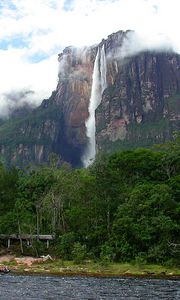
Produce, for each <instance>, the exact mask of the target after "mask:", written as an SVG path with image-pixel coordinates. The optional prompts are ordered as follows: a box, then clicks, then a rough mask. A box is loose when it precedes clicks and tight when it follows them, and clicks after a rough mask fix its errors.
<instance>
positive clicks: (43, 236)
mask: <svg viewBox="0 0 180 300" xmlns="http://www.w3.org/2000/svg"><path fill="white" fill-rule="evenodd" d="M0 239H1V240H7V246H8V248H10V245H11V240H19V241H20V240H22V241H27V245H30V244H31V241H32V240H39V241H46V243H47V248H49V241H52V240H54V239H55V236H54V235H51V234H21V235H19V234H0Z"/></svg>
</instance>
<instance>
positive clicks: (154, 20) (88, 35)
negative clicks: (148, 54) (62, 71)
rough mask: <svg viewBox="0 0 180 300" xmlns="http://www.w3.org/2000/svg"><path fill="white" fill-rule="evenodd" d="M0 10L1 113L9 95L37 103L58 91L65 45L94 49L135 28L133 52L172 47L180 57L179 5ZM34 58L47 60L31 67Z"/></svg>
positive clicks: (120, 3)
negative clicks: (29, 93)
mask: <svg viewBox="0 0 180 300" xmlns="http://www.w3.org/2000/svg"><path fill="white" fill-rule="evenodd" d="M68 2H69V9H68ZM0 7H1V10H0V28H1V31H0V42H1V44H0V45H3V42H4V41H6V43H9V46H8V48H7V49H6V50H1V51H0V66H1V67H0V83H1V84H0V111H2V107H4V105H5V104H3V105H2V103H3V99H4V98H3V97H4V96H3V95H4V93H8V92H9V91H11V90H21V89H22V90H25V89H26V88H27V89H29V88H30V89H31V90H34V91H35V94H34V96H33V97H34V99H33V100H36V101H37V102H38V103H39V102H40V101H41V99H42V98H44V97H45V96H47V97H48V96H49V95H50V93H51V91H52V90H53V89H55V87H56V81H57V67H58V66H57V54H58V52H60V51H62V49H63V48H64V47H65V46H69V45H75V46H83V45H92V44H95V43H98V42H100V41H101V39H102V38H106V37H107V35H109V34H111V33H112V32H116V31H118V30H120V29H121V30H127V29H133V30H135V31H136V32H137V37H138V41H139V42H138V43H137V41H136V46H137V47H138V45H139V46H140V47H145V48H151V49H152V48H158V49H159V48H161V47H162V46H163V47H166V46H169V44H170V45H172V46H173V47H174V49H175V50H176V51H178V52H180V35H179V25H180V24H179V11H180V1H179V0H73V1H67V0H66V1H65V0H6V1H1V2H0ZM64 7H66V9H64ZM12 8H13V9H12ZM14 38H18V41H19V42H20V41H22V46H21V45H20V44H18V42H17V43H16V46H15V45H14V43H13V41H14ZM10 45H11V46H10ZM20 46H21V49H16V48H17V47H19V48H20ZM35 55H46V59H45V60H43V61H41V62H38V63H33V62H32V56H35ZM4 101H5V100H4Z"/></svg>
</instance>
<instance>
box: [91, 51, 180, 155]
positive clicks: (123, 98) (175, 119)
mask: <svg viewBox="0 0 180 300" xmlns="http://www.w3.org/2000/svg"><path fill="white" fill-rule="evenodd" d="M179 66H180V56H179V55H176V54H173V53H148V52H146V53H140V54H138V55H136V56H134V57H130V58H126V59H125V61H124V62H123V61H121V60H119V61H116V60H112V61H110V62H109V63H108V67H107V70H109V71H108V88H107V89H106V90H105V91H104V93H103V97H102V101H101V104H100V106H99V107H98V110H97V113H96V126H97V135H96V138H97V146H98V149H104V150H107V151H108V149H110V150H118V149H126V148H129V147H135V146H150V145H151V144H152V143H159V142H164V141H165V140H168V139H170V138H171V137H172V134H173V131H174V130H176V129H178V128H179V125H180V123H179V122H180V109H179V101H180V69H179ZM114 70H115V72H114Z"/></svg>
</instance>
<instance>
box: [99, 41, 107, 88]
mask: <svg viewBox="0 0 180 300" xmlns="http://www.w3.org/2000/svg"><path fill="white" fill-rule="evenodd" d="M106 73H107V67H106V55H105V50H104V45H103V46H102V48H101V56H100V76H101V94H102V93H103V91H104V90H105V88H106V87H107V83H106Z"/></svg>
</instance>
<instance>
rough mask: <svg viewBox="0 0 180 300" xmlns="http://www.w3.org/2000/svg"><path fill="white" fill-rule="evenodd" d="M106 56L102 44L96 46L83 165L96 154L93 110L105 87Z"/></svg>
mask: <svg viewBox="0 0 180 300" xmlns="http://www.w3.org/2000/svg"><path fill="white" fill-rule="evenodd" d="M106 85H107V84H106V56H105V50H104V45H103V46H102V48H101V49H99V47H98V51H97V54H96V59H95V62H94V69H93V75H92V87H91V97H90V101H89V108H88V110H89V118H88V119H87V121H86V135H87V137H88V145H87V148H86V151H85V153H84V155H83V157H82V161H83V165H84V166H85V167H88V166H89V165H90V164H91V163H92V162H93V160H94V159H95V156H96V124H95V111H96V108H97V107H98V106H99V104H100V103H101V97H102V93H103V91H104V89H105V88H106Z"/></svg>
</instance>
